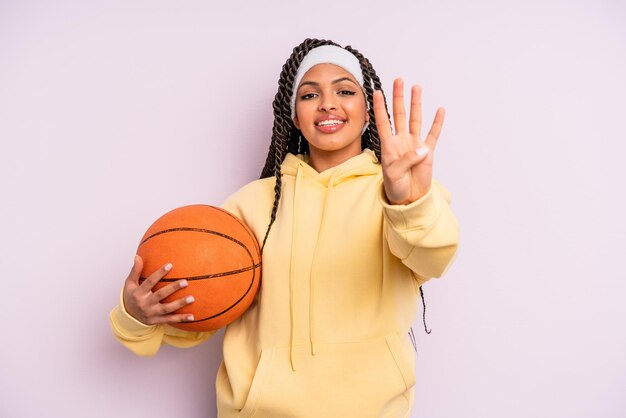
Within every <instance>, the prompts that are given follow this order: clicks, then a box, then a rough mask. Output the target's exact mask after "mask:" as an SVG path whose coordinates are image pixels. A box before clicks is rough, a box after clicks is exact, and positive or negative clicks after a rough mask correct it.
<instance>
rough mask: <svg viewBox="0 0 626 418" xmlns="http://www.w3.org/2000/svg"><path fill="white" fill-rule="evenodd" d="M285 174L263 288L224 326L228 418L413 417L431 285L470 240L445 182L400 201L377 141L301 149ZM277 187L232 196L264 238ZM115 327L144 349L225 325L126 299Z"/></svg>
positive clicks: (232, 207)
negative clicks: (170, 318) (162, 321)
mask: <svg viewBox="0 0 626 418" xmlns="http://www.w3.org/2000/svg"><path fill="white" fill-rule="evenodd" d="M282 178H283V183H282V195H281V199H280V204H279V208H278V213H277V217H276V222H275V223H274V225H273V226H272V230H271V232H270V235H269V238H268V240H267V244H266V247H265V250H264V254H263V274H262V282H261V288H260V290H259V294H258V296H257V298H256V300H255V301H254V303H253V304H252V305H251V307H250V308H249V309H248V310H247V311H246V313H245V314H244V315H243V316H242V317H241V318H239V319H238V320H236V321H235V322H233V323H232V324H230V325H229V326H227V328H226V332H225V334H224V349H223V352H224V361H223V363H222V365H221V366H220V369H219V372H218V375H217V380H216V391H217V403H218V416H219V417H223V418H230V417H240V418H245V417H259V418H260V417H263V418H266V417H267V418H276V417H312V418H313V417H314V418H334V417H337V418H347V417H358V418H366V417H393V418H397V417H408V416H409V415H410V411H411V407H412V402H413V386H414V384H415V375H414V371H413V368H414V353H413V347H412V344H411V342H410V339H409V337H408V334H407V331H408V330H409V327H410V326H411V323H412V321H413V319H414V318H415V315H416V312H417V302H418V297H419V286H420V285H421V284H422V283H424V282H425V281H426V280H427V279H429V278H431V277H439V276H441V275H442V274H443V273H444V271H445V270H446V269H447V267H448V265H449V264H450V262H451V260H452V259H453V257H454V254H455V251H456V248H457V242H458V225H457V222H456V219H455V218H454V216H453V214H452V212H451V211H450V208H449V206H448V201H449V197H448V194H447V192H446V191H445V189H443V188H442V187H441V186H439V185H438V184H437V183H436V182H433V186H432V187H431V189H430V191H429V192H428V194H427V195H425V196H424V197H422V198H421V199H420V200H418V201H416V202H413V203H411V204H409V205H406V206H400V205H398V206H395V205H389V204H388V203H386V200H385V198H384V191H383V188H382V173H381V167H380V165H379V164H376V157H375V155H374V154H373V152H371V151H369V150H366V151H364V152H363V153H361V154H360V155H358V156H356V157H353V158H351V159H350V160H348V161H346V162H344V163H343V164H341V165H339V166H337V167H334V168H331V169H329V170H326V171H324V172H322V173H318V172H317V171H315V170H314V169H313V168H312V167H311V166H309V165H308V164H307V163H306V162H305V161H304V160H303V159H302V158H301V156H297V157H296V156H294V155H291V154H289V155H287V157H286V159H285V161H284V163H283V165H282ZM274 184H275V181H274V179H273V178H267V179H261V180H257V181H254V182H252V183H250V184H248V185H246V186H244V187H243V188H242V189H241V190H239V191H238V192H236V193H235V194H234V195H232V196H231V197H230V198H228V199H227V201H226V202H225V203H224V205H223V207H224V208H225V209H227V210H229V211H230V212H232V213H234V214H235V215H237V216H239V217H240V218H241V219H243V221H244V222H245V223H246V224H247V225H248V226H249V227H250V228H251V229H252V231H254V233H255V234H256V236H257V239H258V240H259V242H261V240H262V239H263V237H264V235H265V231H266V229H267V225H268V221H269V216H268V215H269V213H270V211H271V208H272V204H273V199H274ZM111 323H112V327H113V332H114V334H115V336H116V337H117V339H118V340H119V341H121V342H122V344H124V345H125V346H126V347H128V348H129V349H131V350H132V351H133V352H135V353H137V354H139V355H153V354H155V353H156V352H157V351H158V348H159V346H160V344H161V343H162V342H163V343H168V344H172V345H175V346H179V347H186V346H192V345H195V344H197V343H199V342H201V341H203V340H206V339H207V338H209V337H210V335H211V333H191V332H186V331H181V330H178V329H176V328H173V327H170V326H168V325H163V326H146V325H144V324H141V323H139V322H137V321H136V320H134V319H133V318H132V317H130V316H129V315H128V314H127V313H126V312H125V311H124V309H123V307H120V306H118V307H117V308H115V309H114V310H113V311H112V312H111Z"/></svg>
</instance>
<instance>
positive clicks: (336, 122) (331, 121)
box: [317, 119, 344, 126]
mask: <svg viewBox="0 0 626 418" xmlns="http://www.w3.org/2000/svg"><path fill="white" fill-rule="evenodd" d="M342 123H344V121H342V120H337V119H328V120H323V121H321V122H319V123H318V124H317V126H332V125H341V124H342Z"/></svg>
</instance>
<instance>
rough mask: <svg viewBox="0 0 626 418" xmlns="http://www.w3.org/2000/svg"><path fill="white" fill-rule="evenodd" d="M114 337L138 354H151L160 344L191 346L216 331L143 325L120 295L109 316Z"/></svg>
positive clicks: (206, 338)
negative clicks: (126, 306) (191, 330)
mask: <svg viewBox="0 0 626 418" xmlns="http://www.w3.org/2000/svg"><path fill="white" fill-rule="evenodd" d="M109 318H110V321H111V329H112V331H113V335H114V336H115V338H116V339H117V340H118V341H119V342H120V343H122V345H124V346H125V347H126V348H128V349H129V350H130V351H132V352H133V353H135V354H137V355H138V356H153V355H155V354H156V353H157V352H158V351H159V348H160V346H161V344H169V345H172V346H175V347H182V348H186V347H193V346H195V345H198V344H200V343H201V342H203V341H206V340H208V339H209V338H210V337H211V336H212V335H213V334H215V332H216V331H211V332H190V331H184V330H181V329H178V328H174V327H172V326H169V325H145V324H143V323H141V322H139V321H137V320H136V319H135V318H133V317H132V316H130V315H129V314H128V312H126V309H124V303H123V301H122V300H121V297H120V304H119V305H118V306H116V307H115V308H114V309H113V310H112V311H111V314H110V316H109Z"/></svg>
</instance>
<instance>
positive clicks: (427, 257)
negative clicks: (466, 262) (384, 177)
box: [379, 182, 459, 285]
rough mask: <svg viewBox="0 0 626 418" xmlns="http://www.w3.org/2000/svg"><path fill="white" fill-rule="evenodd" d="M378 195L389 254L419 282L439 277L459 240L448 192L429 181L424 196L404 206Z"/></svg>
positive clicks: (446, 266)
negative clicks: (393, 203) (394, 203)
mask: <svg viewBox="0 0 626 418" xmlns="http://www.w3.org/2000/svg"><path fill="white" fill-rule="evenodd" d="M379 196H380V201H381V204H382V206H383V214H384V216H385V222H384V234H385V239H386V240H387V243H388V245H389V250H390V251H391V253H392V254H393V255H395V256H396V257H398V258H399V259H400V260H401V261H402V263H403V264H404V265H406V266H407V267H408V268H409V269H411V270H412V271H413V273H414V274H415V276H416V277H415V278H416V280H417V281H418V284H419V285H421V284H422V283H424V282H425V281H427V280H428V279H430V278H432V277H441V276H442V275H443V274H444V273H445V271H446V270H447V269H448V267H449V266H450V264H452V261H453V260H454V256H455V253H456V250H457V248H458V242H459V224H458V222H457V220H456V218H455V217H454V214H453V213H452V211H451V209H450V206H449V203H450V195H449V194H448V191H447V190H446V189H444V188H443V187H442V186H441V185H440V184H439V183H437V182H433V184H432V186H431V187H430V189H429V191H428V192H427V193H426V194H425V195H424V196H422V197H421V198H420V199H418V200H416V201H415V202H412V203H410V204H408V205H392V204H390V203H389V202H388V201H387V200H386V197H385V194H384V191H383V190H381V191H380V195H379Z"/></svg>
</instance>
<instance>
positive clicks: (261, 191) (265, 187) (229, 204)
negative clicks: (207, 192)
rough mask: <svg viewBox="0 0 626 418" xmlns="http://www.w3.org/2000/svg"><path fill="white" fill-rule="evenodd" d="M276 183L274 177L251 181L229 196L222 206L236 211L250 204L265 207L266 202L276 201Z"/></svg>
mask: <svg viewBox="0 0 626 418" xmlns="http://www.w3.org/2000/svg"><path fill="white" fill-rule="evenodd" d="M275 184H276V179H275V178H274V177H267V178H263V179H258V180H254V181H251V182H250V183H248V184H246V185H245V186H243V187H242V188H240V189H239V190H237V191H236V192H235V193H233V194H231V195H230V196H229V197H227V198H226V200H225V201H224V203H222V205H221V207H222V208H223V209H226V210H228V211H230V212H233V213H236V212H241V211H242V210H243V208H245V207H249V206H254V207H263V206H264V205H266V204H270V205H271V204H272V202H273V201H274V185H275Z"/></svg>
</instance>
